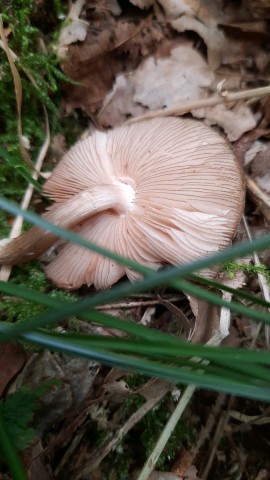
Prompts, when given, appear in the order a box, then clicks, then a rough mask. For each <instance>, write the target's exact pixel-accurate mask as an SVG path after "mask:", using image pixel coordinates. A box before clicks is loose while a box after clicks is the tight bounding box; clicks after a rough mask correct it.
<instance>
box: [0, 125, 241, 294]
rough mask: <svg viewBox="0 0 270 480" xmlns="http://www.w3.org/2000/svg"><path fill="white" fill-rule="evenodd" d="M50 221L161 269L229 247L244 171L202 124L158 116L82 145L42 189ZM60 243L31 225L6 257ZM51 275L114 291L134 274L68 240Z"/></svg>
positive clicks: (20, 257)
mask: <svg viewBox="0 0 270 480" xmlns="http://www.w3.org/2000/svg"><path fill="white" fill-rule="evenodd" d="M44 190H45V192H46V193H47V194H48V196H49V197H50V198H51V199H52V200H54V205H53V206H52V207H51V209H50V210H49V211H48V212H46V214H45V215H44V217H45V218H46V219H48V220H50V221H52V222H54V223H56V224H59V225H61V226H63V227H65V228H71V229H73V230H74V231H76V232H77V233H78V234H80V235H81V236H83V237H84V238H86V239H87V240H90V241H91V242H94V243H97V244H99V245H101V246H103V247H106V248H107V249H109V250H111V251H115V252H117V253H119V254H121V255H123V256H125V257H127V258H130V259H132V260H135V261H136V262H139V263H141V264H143V265H146V266H148V267H151V268H153V269H158V268H159V267H160V266H162V265H164V264H173V265H177V264H183V263H187V262H190V261H191V260H194V259H196V258H201V257H205V256H206V255H210V254H213V253H215V252H217V251H219V250H220V249H223V248H224V247H227V246H228V245H230V243H231V240H232V238H233V236H234V235H235V232H236V229H237V226H238V224H239V221H240V218H241V215H242V211H243V205H244V180H243V173H242V170H241V168H240V166H239V164H238V163H237V161H236V160H235V158H234V155H233V153H232V151H231V149H230V147H229V145H228V143H227V142H226V140H224V139H223V138H222V137H221V136H220V135H219V134H218V133H216V132H215V131H214V130H212V129H211V128H209V127H207V126H205V125H204V124H203V123H200V122H197V121H195V120H188V119H180V118H173V117H170V118H157V119H152V120H146V121H142V122H139V123H134V124H131V125H126V126H122V127H120V128H117V129H115V130H111V131H108V132H107V133H103V132H96V133H94V134H93V135H91V136H90V137H88V138H87V139H85V140H82V141H80V142H78V143H77V144H76V145H75V146H74V147H73V148H72V149H71V150H70V151H69V152H68V153H67V154H66V155H65V156H64V158H63V160H62V161H61V162H60V163H59V164H58V166H57V167H56V168H55V170H54V171H53V174H52V176H51V177H50V179H49V180H48V181H47V182H46V184H45V187H44ZM55 240H56V238H55V237H54V236H53V235H51V234H49V233H47V234H46V235H45V234H44V232H42V231H41V230H40V229H39V228H37V227H33V228H32V229H30V230H29V231H28V232H27V233H26V234H23V235H22V236H21V237H19V238H18V239H15V240H13V241H11V242H10V243H9V244H7V245H5V246H3V247H2V248H1V250H0V262H1V263H7V264H9V263H11V264H14V263H20V262H22V261H25V260H27V259H28V258H33V257H36V256H38V255H40V254H41V253H42V252H44V251H45V250H46V249H47V248H48V247H49V246H51V245H52V244H53V243H54V242H55ZM46 273H47V275H48V277H49V278H50V279H52V281H53V282H54V283H56V284H57V285H58V286H60V287H62V288H66V289H75V288H78V287H80V286H81V285H83V284H87V285H91V284H94V286H95V287H96V288H98V289H100V288H106V287H110V286H111V285H112V284H113V283H115V282H117V280H119V279H120V278H121V277H122V276H123V275H125V274H126V275H127V276H128V277H129V278H130V279H131V280H135V279H137V278H138V274H137V273H136V272H134V271H132V270H130V269H129V268H127V267H125V266H123V265H119V264H117V263H116V262H114V261H112V260H110V259H108V258H105V257H103V256H101V255H98V254H96V253H94V252H92V251H89V250H86V249H85V248H83V247H79V246H78V245H75V244H71V243H69V242H66V243H65V244H64V245H63V246H61V247H60V249H59V253H58V255H57V256H56V258H55V259H54V260H53V261H52V262H51V263H50V264H49V265H48V266H47V268H46Z"/></svg>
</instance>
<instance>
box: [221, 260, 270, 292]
mask: <svg viewBox="0 0 270 480" xmlns="http://www.w3.org/2000/svg"><path fill="white" fill-rule="evenodd" d="M223 270H224V271H225V272H226V273H227V275H228V276H229V278H234V276H235V274H236V272H244V273H246V274H247V275H258V274H259V273H261V274H262V275H264V277H265V279H266V281H267V284H268V286H269V287H270V270H269V268H267V266H266V265H264V264H261V265H254V264H246V263H241V262H229V263H227V264H226V265H225V266H224V268H223Z"/></svg>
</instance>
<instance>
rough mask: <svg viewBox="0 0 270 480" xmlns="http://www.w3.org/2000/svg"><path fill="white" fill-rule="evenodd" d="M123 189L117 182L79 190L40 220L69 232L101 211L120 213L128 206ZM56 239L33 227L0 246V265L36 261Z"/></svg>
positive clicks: (47, 231)
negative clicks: (111, 210) (110, 210)
mask: <svg viewBox="0 0 270 480" xmlns="http://www.w3.org/2000/svg"><path fill="white" fill-rule="evenodd" d="M125 187H126V185H125V184H122V183H118V184H115V185H101V186H98V187H92V188H90V189H87V190H83V191H82V192H79V193H77V194H76V195H74V196H72V197H71V198H69V199H68V200H66V201H64V202H61V203H58V204H56V205H53V207H51V209H50V210H49V211H48V212H46V213H45V214H44V215H42V217H43V218H45V219H46V220H48V221H49V222H51V223H54V224H55V225H59V226H61V227H62V228H67V229H69V228H72V227H74V226H75V225H76V224H78V223H80V222H83V221H84V220H86V219H87V218H88V217H91V216H93V215H95V214H97V213H99V212H102V211H104V210H108V209H113V210H116V211H117V212H124V211H126V210H128V208H129V207H130V199H129V198H128V196H127V192H126V189H125ZM57 238H58V237H57V236H56V235H54V234H53V233H51V232H50V231H49V230H46V231H45V230H42V229H41V228H39V227H36V226H34V227H32V228H30V229H29V230H28V231H27V232H25V233H23V234H22V235H20V236H19V237H17V238H14V239H12V240H10V241H8V242H5V243H4V242H3V244H2V245H0V264H2V265H19V264H20V263H24V262H26V261H28V260H31V259H33V258H37V257H39V256H40V255H42V254H43V253H44V252H45V251H46V250H48V249H49V248H50V247H51V246H52V245H53V244H54V243H55V241H56V240H57Z"/></svg>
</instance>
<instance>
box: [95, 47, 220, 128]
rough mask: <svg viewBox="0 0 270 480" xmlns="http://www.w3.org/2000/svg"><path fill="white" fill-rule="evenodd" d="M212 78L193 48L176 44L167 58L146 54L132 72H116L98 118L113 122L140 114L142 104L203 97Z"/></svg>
mask: <svg viewBox="0 0 270 480" xmlns="http://www.w3.org/2000/svg"><path fill="white" fill-rule="evenodd" d="M214 78H215V76H214V74H213V73H212V72H211V71H210V70H209V67H208V65H207V63H206V62H205V61H204V59H203V57H202V56H201V55H200V54H199V53H198V52H196V50H195V49H194V48H192V47H191V46H190V45H180V46H178V47H177V48H173V49H172V50H171V54H170V56H168V57H167V58H158V59H157V58H156V57H154V56H152V57H149V58H148V59H147V60H145V61H144V62H142V63H141V65H140V66H139V67H138V68H137V70H136V71H135V72H134V73H133V74H128V75H125V76H124V75H121V76H118V77H117V79H116V82H115V85H114V87H113V90H112V92H111V93H109V94H108V95H107V97H106V98H105V100H104V106H103V108H102V110H101V113H100V114H99V117H98V118H99V122H100V123H102V124H103V125H110V126H117V125H120V124H121V123H122V122H123V121H124V120H125V119H126V117H127V116H128V115H132V116H133V117H135V116H138V115H141V114H142V112H143V111H144V110H145V109H146V108H148V109H150V110H156V109H159V108H163V107H171V106H173V105H175V104H176V103H177V102H181V101H184V100H190V99H192V100H198V99H202V98H205V97H206V96H207V93H208V89H209V87H210V86H211V84H212V82H213V81H214ZM168 85H170V88H168Z"/></svg>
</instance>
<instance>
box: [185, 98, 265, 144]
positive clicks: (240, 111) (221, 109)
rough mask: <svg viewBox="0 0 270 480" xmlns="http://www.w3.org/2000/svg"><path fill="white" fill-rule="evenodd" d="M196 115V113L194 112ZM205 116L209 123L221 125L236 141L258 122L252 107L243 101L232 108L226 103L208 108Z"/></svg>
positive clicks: (230, 138)
mask: <svg viewBox="0 0 270 480" xmlns="http://www.w3.org/2000/svg"><path fill="white" fill-rule="evenodd" d="M194 113H195V112H193V114H194ZM194 116H196V115H195V114H194ZM203 117H205V121H206V123H207V124H208V125H215V124H217V125H219V126H220V127H221V128H222V129H223V130H224V132H225V133H226V135H227V137H228V139H229V140H230V142H235V141H236V140H238V139H239V138H240V137H241V136H242V135H243V134H244V133H246V132H248V131H250V130H252V129H253V128H255V127H256V124H257V121H256V117H255V116H254V114H253V113H252V111H251V109H250V108H249V107H248V106H247V105H245V104H244V103H243V102H238V103H237V104H236V106H235V107H233V108H232V109H228V108H227V107H226V106H225V105H217V106H216V107H212V108H207V109H205V111H204V114H203Z"/></svg>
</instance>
